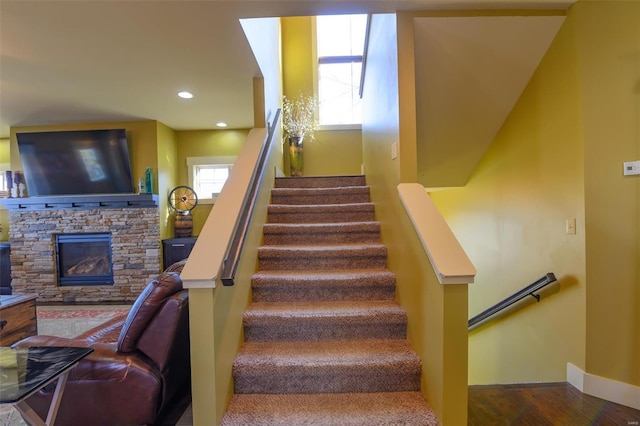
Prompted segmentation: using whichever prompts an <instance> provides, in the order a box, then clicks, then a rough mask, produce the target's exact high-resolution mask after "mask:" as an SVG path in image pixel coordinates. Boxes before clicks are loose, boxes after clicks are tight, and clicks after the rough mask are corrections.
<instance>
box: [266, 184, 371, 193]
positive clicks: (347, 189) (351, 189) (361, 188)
mask: <svg viewBox="0 0 640 426" xmlns="http://www.w3.org/2000/svg"><path fill="white" fill-rule="evenodd" d="M335 192H339V193H342V194H345V193H346V194H351V193H360V192H367V193H368V192H369V187H368V186H366V185H357V186H356V185H349V186H329V187H313V188H304V187H289V188H276V187H274V188H272V189H271V193H272V194H274V193H275V194H279V195H289V194H292V195H298V194H314V193H317V194H322V193H330V194H333V193H335Z"/></svg>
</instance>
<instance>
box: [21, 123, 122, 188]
mask: <svg viewBox="0 0 640 426" xmlns="http://www.w3.org/2000/svg"><path fill="white" fill-rule="evenodd" d="M16 136H17V139H18V150H19V151H20V158H21V160H22V167H23V172H24V177H25V180H26V183H27V192H28V194H29V195H30V196H52V195H91V194H131V193H133V183H132V180H131V164H130V162H129V149H128V144H127V136H126V132H125V130H124V129H110V130H76V131H61V132H36V133H18V134H17V135H16Z"/></svg>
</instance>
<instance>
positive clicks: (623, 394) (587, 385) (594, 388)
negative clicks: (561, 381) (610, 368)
mask: <svg viewBox="0 0 640 426" xmlns="http://www.w3.org/2000/svg"><path fill="white" fill-rule="evenodd" d="M567 382H569V384H570V385H571V386H573V387H575V388H576V389H578V390H579V391H580V392H582V393H586V394H587V395H591V396H595V397H597V398H601V399H604V400H607V401H611V402H615V403H616V404H621V405H625V406H627V407H631V408H635V409H636V410H640V386H634V385H631V384H629V383H624V382H619V381H617V380H612V379H608V378H606V377H601V376H596V375H595V374H590V373H587V372H585V371H583V370H581V369H580V368H578V367H576V366H575V365H573V364H571V363H570V362H568V363H567Z"/></svg>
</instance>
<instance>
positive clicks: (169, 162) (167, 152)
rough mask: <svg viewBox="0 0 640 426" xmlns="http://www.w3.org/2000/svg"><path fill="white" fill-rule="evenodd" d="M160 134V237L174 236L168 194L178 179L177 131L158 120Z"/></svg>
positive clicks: (158, 170) (158, 175)
mask: <svg viewBox="0 0 640 426" xmlns="http://www.w3.org/2000/svg"><path fill="white" fill-rule="evenodd" d="M157 134H158V167H157V173H156V174H157V180H158V188H157V192H158V198H159V200H158V203H159V209H160V210H159V211H160V224H161V232H160V239H165V238H171V237H173V217H172V216H171V213H172V209H171V207H170V206H169V200H168V195H169V192H170V191H171V189H173V188H174V187H175V186H176V185H175V182H176V181H177V177H176V175H177V171H176V169H177V161H176V158H177V156H178V155H177V151H178V147H177V137H176V132H175V131H174V130H173V129H172V128H170V127H167V126H166V125H164V124H162V123H160V122H157Z"/></svg>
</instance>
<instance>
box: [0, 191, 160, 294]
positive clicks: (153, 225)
mask: <svg viewBox="0 0 640 426" xmlns="http://www.w3.org/2000/svg"><path fill="white" fill-rule="evenodd" d="M0 202H2V203H3V204H5V205H6V206H7V208H8V209H9V241H10V244H11V278H12V281H11V286H12V288H13V292H14V293H25V294H36V295H37V296H38V299H37V300H38V302H76V303H100V302H132V301H134V300H135V299H136V297H137V296H138V294H140V292H141V291H142V289H143V288H144V287H145V285H146V284H147V282H148V281H149V279H150V278H152V277H155V276H157V275H158V274H159V273H160V218H159V211H158V205H157V198H155V197H154V196H152V195H151V194H142V195H121V196H89V197H78V196H75V197H46V198H40V197H32V198H24V199H20V198H18V199H5V200H0ZM61 236H62V247H61V243H60V237H61ZM64 236H67V237H64ZM68 237H70V238H71V239H70V240H69V238H68ZM95 237H98V238H97V240H99V241H97V242H96V241H94V242H93V243H92V242H91V239H94V240H95V239H96V238H95ZM65 238H66V241H65ZM66 244H71V245H70V246H68V247H67V246H65V245H66ZM74 244H76V247H75V248H74V247H73V245H74ZM77 244H79V245H77ZM87 244H89V245H87ZM105 244H107V245H105ZM90 247H91V248H90ZM107 247H108V248H107ZM67 249H68V250H67ZM61 250H62V251H61ZM61 256H62V259H60V257H61ZM109 258H110V259H109ZM60 261H61V262H60ZM108 263H110V264H109V265H107V264H108ZM107 267H108V271H107V272H105V271H106V269H105V268H107ZM86 275H90V276H89V277H88V278H87V276H86Z"/></svg>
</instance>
